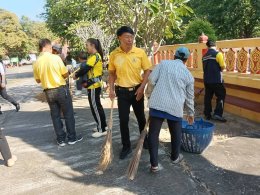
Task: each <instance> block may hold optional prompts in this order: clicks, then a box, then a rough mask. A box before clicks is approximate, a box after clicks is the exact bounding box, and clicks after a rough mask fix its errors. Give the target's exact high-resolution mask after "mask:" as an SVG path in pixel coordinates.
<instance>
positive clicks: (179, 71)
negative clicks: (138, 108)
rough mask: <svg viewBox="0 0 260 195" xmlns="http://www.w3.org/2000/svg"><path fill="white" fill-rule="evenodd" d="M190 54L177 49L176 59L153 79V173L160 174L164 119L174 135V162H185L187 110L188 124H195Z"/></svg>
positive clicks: (162, 65) (150, 139)
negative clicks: (183, 129)
mask: <svg viewBox="0 0 260 195" xmlns="http://www.w3.org/2000/svg"><path fill="white" fill-rule="evenodd" d="M189 55H190V52H189V50H188V49H187V48H185V47H180V48H178V49H177V50H176V52H175V55H174V60H163V61H161V63H160V64H158V65H157V66H156V67H155V69H154V70H153V72H152V73H151V75H150V77H149V81H150V82H151V84H152V85H154V89H153V92H152V94H151V97H150V101H149V108H150V113H149V114H150V123H149V134H148V143H149V153H150V162H151V168H150V170H151V172H157V171H158V170H159V167H158V145H159V134H160V130H161V126H162V123H163V121H164V119H167V122H168V126H169V130H170V134H171V147H172V151H171V160H172V163H174V164H177V163H179V162H180V161H182V159H183V156H182V154H180V147H181V125H182V117H183V108H184V105H186V107H187V109H188V117H187V120H188V123H189V124H192V123H193V122H194V78H193V76H192V75H191V73H190V71H189V70H188V69H187V68H186V65H185V63H186V61H187V59H188V58H189Z"/></svg>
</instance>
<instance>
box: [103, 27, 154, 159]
mask: <svg viewBox="0 0 260 195" xmlns="http://www.w3.org/2000/svg"><path fill="white" fill-rule="evenodd" d="M117 37H118V40H119V42H120V46H119V47H118V48H116V49H115V50H114V51H113V52H112V53H111V55H110V59H109V67H108V70H109V84H110V93H109V97H110V98H111V99H113V98H115V96H117V97H118V111H119V120H120V132H121V140H122V144H123V149H122V151H121V153H120V159H124V158H126V156H127V155H128V154H129V153H131V151H132V150H131V143H130V136H129V127H128V122H129V113H130V107H131V106H132V107H133V110H134V113H135V116H136V118H137V121H138V125H139V130H140V132H141V131H142V130H143V129H144V126H145V123H146V119H145V114H144V89H145V85H146V83H147V81H148V77H149V74H150V67H151V63H150V61H149V60H148V57H147V55H146V53H145V52H144V50H142V49H140V48H136V47H135V46H134V45H133V43H134V31H133V30H132V29H131V28H130V27H128V26H122V27H121V28H119V29H118V30H117ZM142 72H143V76H142ZM115 84H116V85H115ZM146 144H147V141H145V143H144V147H145V148H147V146H146Z"/></svg>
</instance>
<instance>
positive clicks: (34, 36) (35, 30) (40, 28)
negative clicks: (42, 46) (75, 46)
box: [20, 16, 57, 52]
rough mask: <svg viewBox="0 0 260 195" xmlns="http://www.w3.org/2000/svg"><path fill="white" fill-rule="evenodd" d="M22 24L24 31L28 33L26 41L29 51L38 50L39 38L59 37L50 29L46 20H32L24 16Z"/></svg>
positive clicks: (52, 38) (51, 38)
mask: <svg viewBox="0 0 260 195" xmlns="http://www.w3.org/2000/svg"><path fill="white" fill-rule="evenodd" d="M20 24H21V26H22V29H23V31H24V32H25V33H26V35H27V37H28V38H27V41H26V43H25V47H26V50H27V51H28V52H35V51H38V41H39V39H42V38H47V39H50V40H54V39H57V36H55V34H53V33H52V32H51V31H50V30H49V29H48V27H47V25H46V23H45V22H36V21H32V20H30V19H29V18H28V17H26V16H22V18H21V21H20Z"/></svg>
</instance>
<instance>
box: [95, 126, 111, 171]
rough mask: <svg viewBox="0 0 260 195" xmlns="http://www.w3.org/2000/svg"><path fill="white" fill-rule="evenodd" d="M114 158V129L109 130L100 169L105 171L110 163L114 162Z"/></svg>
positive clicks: (101, 156) (103, 147) (102, 151)
mask: <svg viewBox="0 0 260 195" xmlns="http://www.w3.org/2000/svg"><path fill="white" fill-rule="evenodd" d="M112 159H113V148H112V131H111V130H108V131H107V135H106V138H105V140H104V143H103V146H102V150H101V155H100V160H99V165H98V170H99V171H105V170H106V169H107V167H108V165H109V164H110V163H111V162H112Z"/></svg>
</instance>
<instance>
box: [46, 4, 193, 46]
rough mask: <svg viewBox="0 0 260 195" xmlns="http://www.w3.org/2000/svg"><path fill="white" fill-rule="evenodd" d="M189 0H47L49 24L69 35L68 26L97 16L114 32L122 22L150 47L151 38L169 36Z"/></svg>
mask: <svg viewBox="0 0 260 195" xmlns="http://www.w3.org/2000/svg"><path fill="white" fill-rule="evenodd" d="M187 2H188V0H164V1H162V0H142V1H137V0H122V1H117V0H47V3H46V6H45V7H46V14H45V17H46V19H47V24H48V26H49V27H50V28H51V29H52V30H53V31H55V32H56V33H59V35H61V36H64V37H66V38H67V39H70V38H71V36H69V35H70V33H68V29H69V28H70V26H71V25H73V23H78V22H80V21H82V20H84V21H93V20H98V21H99V24H100V25H101V26H102V28H103V29H104V31H105V32H108V33H109V34H115V32H116V29H118V28H119V27H120V26H122V25H129V26H131V27H132V28H133V29H134V31H135V32H136V38H137V39H136V40H137V45H138V46H144V47H145V48H146V49H147V50H149V48H151V46H152V43H153V41H154V40H160V39H162V38H163V37H164V36H172V32H171V29H172V28H178V27H179V26H180V25H181V23H182V16H184V15H188V14H190V13H192V10H191V9H190V8H189V7H188V6H187V5H186V4H187Z"/></svg>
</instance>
